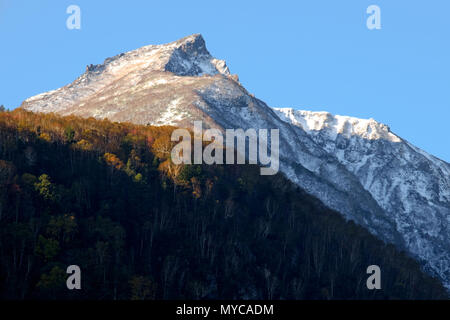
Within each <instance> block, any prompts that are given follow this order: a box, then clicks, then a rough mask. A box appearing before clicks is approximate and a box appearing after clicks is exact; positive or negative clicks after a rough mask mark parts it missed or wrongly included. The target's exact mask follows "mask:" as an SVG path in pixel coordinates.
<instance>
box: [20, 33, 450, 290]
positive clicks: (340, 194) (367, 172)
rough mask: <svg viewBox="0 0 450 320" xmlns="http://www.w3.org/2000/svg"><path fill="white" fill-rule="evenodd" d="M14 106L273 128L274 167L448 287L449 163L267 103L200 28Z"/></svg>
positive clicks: (344, 124) (369, 130)
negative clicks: (215, 53) (211, 48)
mask: <svg viewBox="0 0 450 320" xmlns="http://www.w3.org/2000/svg"><path fill="white" fill-rule="evenodd" d="M22 107H23V108H25V109H28V110H31V111H35V112H56V113H59V114H62V115H69V114H73V115H78V116H82V117H96V118H109V119H110V120H114V121H130V122H134V123H138V124H152V125H164V124H171V125H178V126H189V127H190V126H191V125H192V121H194V120H203V121H204V123H205V124H206V125H207V126H212V127H218V128H221V129H226V128H243V129H248V128H255V129H259V128H264V129H272V128H278V129H279V130H280V170H281V171H282V172H283V173H284V174H285V175H286V176H287V177H288V178H289V179H290V180H292V181H293V182H295V183H296V184H298V185H299V186H300V187H302V188H303V189H305V190H306V191H308V192H309V193H311V194H313V195H314V196H316V197H318V198H319V199H321V200H322V201H323V202H324V203H325V204H326V205H327V206H329V207H331V208H332V209H335V210H337V211H339V212H341V213H342V214H343V215H344V216H345V217H346V218H348V219H352V220H354V221H356V222H357V223H359V224H361V225H363V226H365V227H366V228H367V229H369V230H370V231H371V232H372V233H373V234H375V235H377V236H378V237H380V238H382V239H383V240H385V241H388V242H392V243H394V244H395V245H397V246H398V247H399V248H401V249H405V250H407V251H409V252H410V253H411V254H412V255H414V256H415V257H416V258H417V259H419V260H421V261H422V262H423V263H424V265H425V268H426V270H428V271H429V272H430V273H432V274H434V275H438V276H439V277H440V278H441V279H442V280H443V282H444V284H445V285H446V286H447V287H448V288H450V232H449V231H450V230H449V223H450V165H449V164H447V163H445V162H443V161H441V160H439V159H436V158H434V157H433V156H430V155H428V154H426V153H425V152H423V151H421V150H419V149H418V148H415V147H414V146H412V145H410V144H409V143H408V142H406V141H404V140H402V139H401V138H400V137H398V136H396V135H395V134H393V133H392V132H390V130H389V128H387V127H386V126H385V125H382V124H379V123H377V122H376V121H374V120H360V119H355V118H350V117H340V116H332V115H330V114H329V113H317V112H308V111H296V110H293V109H272V108H270V107H269V106H267V105H266V104H265V103H264V102H263V101H261V100H259V99H256V98H255V97H253V95H251V94H249V93H248V92H247V91H246V90H245V88H244V87H243V86H242V85H241V84H240V83H239V81H238V79H237V76H233V75H231V74H230V71H229V70H228V67H227V66H226V63H225V62H224V61H223V60H217V59H215V58H213V57H212V56H211V55H210V54H209V52H208V51H207V49H206V46H205V42H204V40H203V38H202V37H201V35H192V36H189V37H186V38H183V39H181V40H179V41H176V42H173V43H169V44H165V45H155V46H146V47H143V48H140V49H137V50H134V51H130V52H128V53H124V54H120V55H118V56H115V57H113V58H108V59H106V60H105V62H104V63H103V64H101V65H96V66H90V67H89V68H88V69H87V71H86V72H85V73H84V74H83V75H81V76H80V77H79V78H78V79H76V80H75V81H74V82H73V83H71V84H69V85H67V86H65V87H62V88H60V89H57V90H55V91H50V92H47V93H44V94H41V95H38V96H35V97H32V98H29V99H27V100H26V101H24V103H23V105H22Z"/></svg>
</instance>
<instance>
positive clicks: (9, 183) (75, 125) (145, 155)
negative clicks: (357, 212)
mask: <svg viewBox="0 0 450 320" xmlns="http://www.w3.org/2000/svg"><path fill="white" fill-rule="evenodd" d="M173 129H174V128H171V127H151V126H137V125H133V124H127V123H112V122H109V121H107V120H95V119H93V118H89V119H81V118H76V117H59V116H56V115H52V114H34V113H30V112H25V111H23V110H20V109H17V110H15V111H2V112H0V299H91V300H97V299H98V300H102V299H103V300H111V299H125V300H128V299H446V298H447V294H446V291H445V290H444V288H443V287H442V285H441V284H440V283H439V282H438V281H437V280H435V279H433V278H431V277H429V276H428V275H426V274H425V273H423V272H422V271H421V268H420V266H419V264H418V263H417V262H416V261H415V260H413V259H411V258H409V257H408V256H407V255H406V254H405V253H402V252H399V251H398V250H396V249H395V248H394V246H392V245H388V244H385V243H383V242H382V241H380V240H378V239H377V238H375V237H374V236H372V235H371V234H370V233H369V232H368V231H366V230H365V229H363V228H362V227H360V226H357V225H356V224H354V223H353V222H350V221H346V220H344V219H343V218H342V216H341V215H340V214H339V213H337V212H334V211H332V210H330V209H328V208H326V207H325V206H324V205H322V203H321V202H320V201H319V200H317V199H315V198H313V197H311V196H309V195H308V194H306V193H305V192H303V191H302V190H301V189H299V188H298V187H296V186H295V185H293V184H291V183H290V182H289V181H288V180H287V179H286V178H285V177H284V176H283V175H281V174H277V175H275V176H260V175H259V168H258V167H256V166H252V165H234V166H233V165H224V166H207V165H205V166H200V165H191V166H175V165H173V164H172V163H171V161H170V150H171V148H172V146H173V143H172V142H171V141H170V134H171V132H172V130H173ZM372 264H376V265H379V266H380V268H381V271H382V277H381V279H382V289H381V290H368V289H367V287H366V280H367V278H368V276H369V275H367V274H366V268H367V267H368V266H369V265H372ZM69 265H78V266H80V268H81V279H82V280H81V285H82V288H81V290H68V289H67V287H66V279H67V277H68V276H69V275H68V274H66V268H67V267H68V266H69Z"/></svg>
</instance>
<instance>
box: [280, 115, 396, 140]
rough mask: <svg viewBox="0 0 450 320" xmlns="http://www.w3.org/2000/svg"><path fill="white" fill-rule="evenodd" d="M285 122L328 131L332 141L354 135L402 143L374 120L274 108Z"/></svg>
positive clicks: (306, 128)
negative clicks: (339, 137) (339, 136)
mask: <svg viewBox="0 0 450 320" xmlns="http://www.w3.org/2000/svg"><path fill="white" fill-rule="evenodd" d="M273 109H274V110H275V111H276V112H277V114H278V115H279V116H280V118H282V119H283V120H285V121H288V122H290V123H292V124H294V125H296V126H300V127H301V128H302V129H303V130H305V131H307V132H311V131H322V130H326V131H327V133H328V134H329V137H330V138H331V139H332V140H336V137H337V136H338V135H342V136H344V137H346V138H350V137H351V136H353V135H357V136H360V137H362V138H364V139H369V140H376V139H385V140H388V141H392V142H400V141H401V139H400V138H399V137H398V136H396V135H395V134H393V133H392V132H391V131H390V129H389V127H388V126H387V125H385V124H382V123H379V122H377V121H375V120H374V119H359V118H354V117H349V116H340V115H332V114H331V113H329V112H326V111H322V112H314V111H305V110H295V109H293V108H273Z"/></svg>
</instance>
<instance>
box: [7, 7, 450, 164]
mask: <svg viewBox="0 0 450 320" xmlns="http://www.w3.org/2000/svg"><path fill="white" fill-rule="evenodd" d="M71 4H76V5H78V6H80V8H81V30H68V29H67V28H66V19H67V17H68V14H66V8H67V7H68V6H69V5H71ZM371 4H376V5H378V6H379V7H380V8H381V24H382V29H381V30H372V31H370V30H368V29H367V27H366V18H367V16H368V15H367V14H366V8H367V7H368V6H369V5H371ZM449 14H450V1H448V0H427V1H425V0H414V1H409V0H408V1H407V0H395V1H393V0H371V1H366V0H347V1H336V0H328V1H325V0H310V1H298V0H296V1H282V0H277V1H263V0H258V1H244V0H239V1H229V0H227V1H212V0H208V1H206V0H205V1H195V0H190V1H167V0H164V1H163V0H151V1H135V0H127V1H92V0H91V1H84V0H83V1H82V0H72V1H65V0H54V1H45V0H41V1H31V0H30V1H23V0H0V104H4V105H5V106H7V107H8V108H15V107H17V106H19V105H20V103H21V102H22V101H23V100H24V99H26V98H27V97H29V96H32V95H35V94H38V93H41V92H44V91H48V90H52V89H56V88H58V87H61V86H63V85H65V84H67V83H70V82H72V81H73V80H74V79H75V78H76V77H77V76H79V75H80V74H81V73H83V72H84V70H85V67H86V65H87V64H91V63H93V64H96V63H102V62H103V60H104V59H105V58H107V57H110V56H113V55H116V54H118V53H121V52H125V51H128V50H132V49H135V48H138V47H141V46H144V45H147V44H159V43H165V42H170V41H173V40H176V39H178V38H181V37H183V36H186V35H188V34H192V33H202V34H203V36H204V38H205V40H206V42H207V46H208V49H209V51H210V52H211V53H212V54H213V55H214V56H216V57H217V58H221V59H225V60H226V61H227V63H228V65H229V67H230V69H231V71H232V73H237V74H239V77H240V80H241V82H242V83H243V84H244V86H245V87H246V88H247V89H248V90H249V91H250V92H252V93H254V94H255V95H256V96H257V97H258V98H260V99H262V100H264V101H266V102H267V103H268V104H269V105H270V106H273V107H294V108H299V109H307V110H326V111H329V112H331V113H334V114H341V115H351V116H356V117H363V118H374V119H376V120H378V121H380V122H383V123H386V124H388V125H389V126H390V127H391V129H392V130H393V131H394V132H396V133H397V134H399V135H401V136H402V137H404V138H406V139H407V140H409V141H410V142H412V143H414V144H416V145H418V146H419V147H421V148H422V149H424V150H426V151H428V152H430V153H432V154H434V155H436V156H439V157H440V158H442V159H444V160H446V161H450V142H449V138H450V134H449V132H448V129H449V127H450V125H449V120H450V19H449Z"/></svg>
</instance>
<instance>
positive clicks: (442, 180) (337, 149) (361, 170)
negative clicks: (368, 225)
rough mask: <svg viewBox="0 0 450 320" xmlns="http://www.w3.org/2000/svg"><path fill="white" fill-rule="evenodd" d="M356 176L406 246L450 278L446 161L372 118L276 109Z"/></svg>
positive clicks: (449, 201) (449, 166) (449, 189)
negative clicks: (393, 222)
mask: <svg viewBox="0 0 450 320" xmlns="http://www.w3.org/2000/svg"><path fill="white" fill-rule="evenodd" d="M275 110H276V112H277V113H278V115H279V116H280V118H281V119H283V120H284V121H286V122H287V123H291V124H293V125H294V126H297V127H299V128H302V129H303V130H304V131H305V132H307V133H308V135H309V136H310V137H311V138H312V139H313V140H314V141H315V142H316V143H317V145H319V146H320V147H322V148H323V149H324V150H326V152H327V153H328V154H330V155H333V156H334V157H335V158H336V159H337V160H338V161H339V163H341V164H342V165H344V166H345V168H346V169H347V170H348V171H349V172H351V173H352V174H354V176H355V177H357V178H358V180H359V182H360V183H361V185H362V186H363V187H364V189H365V190H367V191H369V192H370V194H371V195H372V196H373V197H374V199H375V200H376V201H377V203H378V204H379V205H380V206H381V207H382V208H383V209H384V210H385V212H386V213H387V214H388V215H389V216H390V217H393V218H394V220H395V222H396V228H397V231H398V232H399V233H400V234H401V235H402V237H403V239H404V241H405V244H406V248H407V249H408V251H410V252H411V253H413V254H414V255H415V256H416V257H418V258H419V259H420V260H422V261H423V262H424V263H425V265H426V267H427V268H428V269H429V270H430V271H431V272H432V273H433V274H437V275H439V276H440V277H441V278H443V279H446V285H447V287H448V284H449V283H448V279H450V224H449V223H450V164H448V163H446V162H444V161H442V160H439V159H437V158H435V157H433V156H431V155H429V154H427V153H426V152H424V151H422V150H420V149H418V148H416V147H414V146H412V145H411V144H410V143H408V142H407V141H405V140H403V139H401V138H400V137H398V136H396V135H395V134H393V133H392V132H391V131H390V129H389V128H388V127H387V126H386V125H384V124H380V123H378V122H376V121H374V120H373V119H370V120H362V119H357V118H351V117H343V116H333V115H331V114H329V113H326V112H310V111H302V110H293V109H275Z"/></svg>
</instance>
